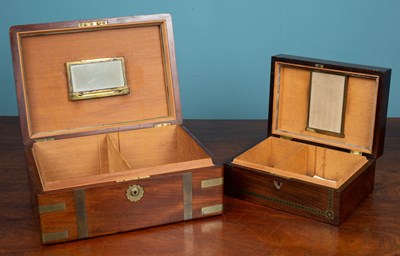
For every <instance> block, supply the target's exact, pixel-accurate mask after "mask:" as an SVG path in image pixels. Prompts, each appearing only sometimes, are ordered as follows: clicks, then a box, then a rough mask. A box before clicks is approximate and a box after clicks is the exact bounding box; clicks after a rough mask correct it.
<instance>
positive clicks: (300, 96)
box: [271, 63, 378, 153]
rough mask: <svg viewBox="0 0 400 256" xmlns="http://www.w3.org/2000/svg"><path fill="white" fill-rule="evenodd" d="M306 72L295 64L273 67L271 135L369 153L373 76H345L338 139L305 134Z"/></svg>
mask: <svg viewBox="0 0 400 256" xmlns="http://www.w3.org/2000/svg"><path fill="white" fill-rule="evenodd" d="M310 71H311V68H309V67H303V66H298V65H293V66H291V65H286V64H285V65H284V64H282V63H279V64H277V65H276V67H275V73H276V75H275V78H276V79H275V81H274V83H275V84H274V95H275V97H274V102H273V103H274V105H273V118H272V120H271V121H272V133H274V134H277V135H284V136H291V137H294V138H299V139H302V140H307V141H312V142H317V143H322V144H325V145H331V146H337V147H341V148H346V149H350V150H356V151H360V152H365V153H371V151H372V146H373V145H372V138H373V134H374V121H375V119H374V118H375V109H376V98H377V89H378V88H377V86H378V85H377V80H376V77H374V76H368V77H367V76H363V77H361V75H362V74H358V76H353V75H356V74H353V73H348V75H351V76H349V78H348V84H347V97H346V99H347V100H346V109H345V118H344V135H345V137H344V138H339V137H335V136H329V135H324V134H320V133H314V132H309V131H306V127H307V115H308V102H309V91H310ZM320 71H324V70H323V69H322V70H320ZM329 71H330V72H332V70H329ZM342 73H343V74H344V75H346V73H345V72H342Z"/></svg>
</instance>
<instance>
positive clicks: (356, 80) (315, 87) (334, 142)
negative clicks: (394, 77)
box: [225, 55, 391, 225]
mask: <svg viewBox="0 0 400 256" xmlns="http://www.w3.org/2000/svg"><path fill="white" fill-rule="evenodd" d="M271 65H272V66H271V69H272V72H271V73H272V76H271V90H270V109H269V127H268V128H269V131H268V134H269V135H271V136H270V137H269V138H267V139H266V140H264V141H262V142H260V143H259V144H257V145H255V146H254V147H252V148H250V149H249V150H247V151H245V152H243V153H242V154H240V155H239V156H237V157H236V158H234V159H233V161H232V163H230V164H229V165H226V171H225V180H226V185H225V189H226V192H227V193H228V194H229V195H232V196H235V197H238V198H241V199H245V200H248V201H251V202H255V203H259V204H262V205H266V206H270V207H273V208H276V209H280V210H284V211H287V212H291V213H295V214H299V215H303V216H306V217H310V218H313V219H317V220H320V221H324V222H328V223H332V224H336V225H338V224H340V223H341V222H342V221H343V220H344V219H345V218H346V217H347V216H348V215H349V214H350V213H351V212H352V211H353V210H354V209H355V208H356V206H357V205H358V204H359V203H360V202H361V201H362V200H363V199H364V198H365V197H366V196H367V195H368V194H369V193H370V192H371V190H372V189H373V184H374V175H375V164H376V158H377V157H379V156H381V155H382V153H383V144H384V135H385V126H386V113H387V101H388V93H389V83H390V73H391V71H390V69H384V68H375V67H367V66H358V65H351V64H345V63H337V62H329V61H323V60H316V59H308V58H301V57H294V56H286V55H278V56H275V57H273V58H272V64H271Z"/></svg>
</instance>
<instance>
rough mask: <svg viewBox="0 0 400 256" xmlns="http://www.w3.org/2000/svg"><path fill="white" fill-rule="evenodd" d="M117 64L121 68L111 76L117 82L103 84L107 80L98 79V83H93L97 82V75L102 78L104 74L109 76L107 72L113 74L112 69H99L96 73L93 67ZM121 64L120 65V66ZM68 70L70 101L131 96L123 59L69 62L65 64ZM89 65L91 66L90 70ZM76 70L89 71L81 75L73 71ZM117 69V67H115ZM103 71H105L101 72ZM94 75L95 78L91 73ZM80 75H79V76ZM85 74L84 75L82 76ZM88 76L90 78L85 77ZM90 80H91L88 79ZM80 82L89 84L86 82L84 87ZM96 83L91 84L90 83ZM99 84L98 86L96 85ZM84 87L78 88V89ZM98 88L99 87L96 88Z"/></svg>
mask: <svg viewBox="0 0 400 256" xmlns="http://www.w3.org/2000/svg"><path fill="white" fill-rule="evenodd" d="M111 63H112V64H116V65H117V66H119V70H117V71H116V72H114V74H110V75H109V76H107V77H109V79H112V78H114V79H115V80H116V81H109V82H110V84H108V83H107V84H106V85H104V84H102V83H103V82H104V81H103V80H105V79H106V78H104V75H103V79H98V80H97V82H92V81H96V77H95V74H96V75H97V76H101V75H102V74H103V73H106V74H108V73H107V72H111V70H113V69H111V68H106V69H105V68H104V67H98V69H99V70H100V72H99V71H97V73H96V72H94V71H93V65H96V64H97V65H103V66H104V65H106V64H108V65H110V64H111ZM118 64H120V65H118ZM65 65H66V68H67V76H68V86H69V97H70V100H85V99H94V98H104V97H110V96H116V95H126V94H129V92H130V89H129V87H128V84H127V80H126V75H125V60H124V58H123V57H113V58H99V59H90V60H79V61H72V62H67V63H65ZM89 65H90V66H91V67H90V68H89ZM76 68H81V69H82V68H86V69H87V70H88V71H87V72H84V73H82V72H81V73H79V72H78V71H75V72H76V73H75V72H74V71H73V69H76ZM113 68H115V67H113ZM101 69H103V70H102V71H101ZM89 71H91V72H92V73H93V76H90V77H89V75H90V72H89ZM78 74H79V75H78ZM82 74H84V75H82ZM81 76H84V77H83V78H80V79H78V77H81ZM85 76H88V77H85ZM88 78H90V79H88ZM79 80H83V81H85V80H87V81H88V82H85V84H84V85H81V82H79ZM91 82H92V83H94V85H93V84H90V83H91ZM96 83H97V84H96ZM79 86H80V87H84V88H83V89H82V88H78V87H79ZM96 86H97V87H96Z"/></svg>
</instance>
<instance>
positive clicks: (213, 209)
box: [201, 204, 224, 215]
mask: <svg viewBox="0 0 400 256" xmlns="http://www.w3.org/2000/svg"><path fill="white" fill-rule="evenodd" d="M223 208H224V207H223V205H222V204H216V205H212V206H207V207H203V208H201V214H202V215H205V214H211V213H216V212H222V210H223Z"/></svg>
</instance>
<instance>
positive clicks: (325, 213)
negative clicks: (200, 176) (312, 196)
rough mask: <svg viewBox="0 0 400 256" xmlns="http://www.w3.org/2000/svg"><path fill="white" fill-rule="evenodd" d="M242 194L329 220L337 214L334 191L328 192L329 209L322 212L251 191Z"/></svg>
mask: <svg viewBox="0 0 400 256" xmlns="http://www.w3.org/2000/svg"><path fill="white" fill-rule="evenodd" d="M241 193H243V194H245V195H249V196H254V197H257V198H259V199H262V200H264V201H268V202H273V203H278V204H282V205H284V206H287V207H291V208H295V209H298V210H303V211H306V212H309V213H312V214H314V215H320V216H324V217H325V218H327V219H331V220H332V219H333V218H334V217H335V214H334V211H333V208H332V207H333V190H332V189H329V190H328V209H326V210H320V209H317V208H313V207H309V206H305V205H302V204H298V203H294V202H290V201H286V200H282V199H279V198H276V197H272V196H267V195H261V194H257V193H255V192H251V191H244V190H242V191H241Z"/></svg>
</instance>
